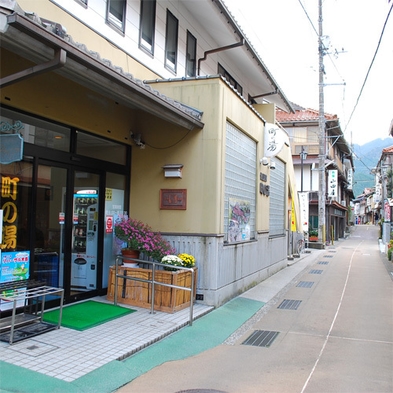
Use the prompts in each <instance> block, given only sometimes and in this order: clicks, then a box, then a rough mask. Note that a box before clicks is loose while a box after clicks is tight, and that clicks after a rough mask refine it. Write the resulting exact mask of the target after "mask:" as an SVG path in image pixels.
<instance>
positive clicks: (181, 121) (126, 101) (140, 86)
mask: <svg viewBox="0 0 393 393" xmlns="http://www.w3.org/2000/svg"><path fill="white" fill-rule="evenodd" d="M0 18H1V20H0V46H1V47H4V48H5V49H8V50H10V51H12V52H15V53H17V54H18V55H20V56H21V57H24V58H26V59H27V60H29V61H32V62H34V63H36V64H42V63H45V62H48V61H51V60H53V59H54V58H55V57H56V53H58V52H59V51H60V50H63V51H65V52H66V61H65V64H64V65H62V66H61V67H60V68H58V69H56V70H55V71H54V72H56V73H58V74H60V75H62V76H64V77H66V78H68V79H70V80H72V81H74V82H76V83H79V84H80V85H82V86H85V87H86V88H88V89H91V90H92V91H95V92H98V93H100V94H102V95H103V96H105V97H108V98H111V99H113V100H114V101H116V102H118V103H121V104H123V105H125V106H126V107H129V108H132V109H137V110H142V111H145V112H148V113H150V114H152V115H154V116H157V117H159V118H161V119H163V120H166V121H168V122H170V123H173V124H176V125H179V126H182V127H184V128H186V129H189V130H192V129H194V128H203V126H204V123H203V122H202V121H201V120H200V117H201V115H202V114H201V112H198V111H197V110H190V109H189V108H186V107H185V106H182V104H181V103H178V102H176V101H174V100H172V99H170V98H169V97H166V96H164V95H163V94H161V93H159V92H158V91H156V90H154V89H153V88H152V87H151V86H148V85H146V84H144V83H143V81H141V80H138V79H136V78H134V77H133V76H132V75H131V74H127V73H124V72H123V70H122V69H121V68H119V67H115V66H113V65H112V64H111V63H110V61H108V60H105V59H101V58H100V56H99V54H98V53H96V52H88V51H87V49H86V47H85V46H84V45H80V44H76V43H74V42H72V41H67V37H66V38H61V37H59V36H58V35H56V34H54V33H52V32H51V31H49V30H47V29H46V28H45V27H43V26H41V25H40V24H38V23H36V22H35V21H33V20H31V19H30V18H29V17H27V16H25V15H22V14H20V13H17V12H13V13H12V14H9V15H5V14H2V13H0ZM68 39H69V40H71V38H70V37H68Z"/></svg>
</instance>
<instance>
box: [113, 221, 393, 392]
mask: <svg viewBox="0 0 393 393" xmlns="http://www.w3.org/2000/svg"><path fill="white" fill-rule="evenodd" d="M377 238H378V227H376V226H366V225H365V226H357V227H356V228H354V230H353V232H352V234H351V236H350V237H349V238H348V239H347V240H342V241H339V242H337V243H336V244H334V245H332V246H329V247H327V248H326V250H325V251H324V252H322V253H320V254H319V256H318V258H317V259H316V261H315V263H313V264H312V265H311V266H310V267H307V268H306V269H305V270H304V271H303V272H302V273H301V274H300V275H299V276H298V277H297V278H296V280H295V282H294V283H293V285H291V286H290V287H289V288H288V290H287V291H285V293H280V299H276V304H275V305H274V306H272V307H270V308H269V310H268V311H267V312H266V313H265V314H263V315H262V316H261V318H260V319H259V320H257V321H255V323H254V324H253V325H252V326H250V327H249V328H248V329H246V331H244V329H239V331H238V335H237V336H236V335H235V336H234V337H236V338H235V339H232V340H228V341H226V342H225V343H223V344H221V345H218V346H216V347H214V348H212V349H210V350H207V351H204V352H202V353H200V354H199V355H196V356H192V357H188V358H185V359H183V360H178V361H171V362H166V363H164V364H162V365H160V366H158V367H155V368H154V369H152V370H151V371H149V372H147V373H145V374H143V375H142V376H140V377H138V378H136V379H135V380H134V381H132V382H130V383H129V384H127V385H125V386H124V387H122V388H121V389H119V390H118V392H119V393H128V392H137V393H143V392H149V393H153V392H154V393H175V392H184V393H185V392H187V393H191V392H192V393H196V392H198V393H215V392H217V391H218V392H225V393H248V392H258V393H263V392H269V393H275V392H277V393H286V392H288V393H293V392H296V393H303V392H304V393H324V392H329V393H333V392H334V393H341V392H353V393H362V392H365V393H366V392H367V393H392V392H393V280H392V275H391V273H390V272H389V271H388V269H387V268H386V266H388V268H391V262H388V263H387V261H386V256H385V255H384V254H381V253H380V250H379V246H378V239H377ZM283 301H286V302H284V303H282V302H283ZM224 323H225V320H223V324H224ZM254 332H257V333H260V334H261V335H262V337H264V336H265V335H267V332H274V333H272V335H273V336H274V335H275V338H274V340H273V341H272V342H271V343H270V345H269V346H257V345H256V344H253V345H245V344H244V342H245V340H247V339H248V338H249V337H250V336H251V334H252V333H254ZM262 344H263V343H262ZM265 345H266V344H265Z"/></svg>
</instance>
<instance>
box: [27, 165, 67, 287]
mask: <svg viewBox="0 0 393 393" xmlns="http://www.w3.org/2000/svg"><path fill="white" fill-rule="evenodd" d="M66 182H67V169H65V168H60V167H55V166H48V165H38V171H37V188H36V190H37V191H36V193H35V198H34V199H33V200H35V206H34V207H33V209H34V214H33V215H30V216H29V217H30V218H31V221H30V226H31V228H32V231H33V233H34V236H33V239H32V240H33V244H32V248H33V250H34V260H33V269H32V273H33V278H34V279H36V280H38V281H40V282H44V283H45V284H46V285H49V286H53V287H63V266H62V261H61V247H62V244H61V233H62V231H61V227H62V226H63V224H64V214H65V210H64V209H65V207H64V206H63V200H64V198H65V191H64V190H65V185H66ZM27 218H28V212H26V221H27Z"/></svg>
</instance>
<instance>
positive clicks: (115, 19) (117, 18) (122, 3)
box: [107, 0, 126, 32]
mask: <svg viewBox="0 0 393 393" xmlns="http://www.w3.org/2000/svg"><path fill="white" fill-rule="evenodd" d="M125 15H126V0H108V3H107V21H108V22H109V24H111V25H112V26H115V27H116V28H118V29H119V30H121V31H122V32H124V25H125V20H126V18H125Z"/></svg>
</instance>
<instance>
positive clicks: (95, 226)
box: [0, 108, 131, 311]
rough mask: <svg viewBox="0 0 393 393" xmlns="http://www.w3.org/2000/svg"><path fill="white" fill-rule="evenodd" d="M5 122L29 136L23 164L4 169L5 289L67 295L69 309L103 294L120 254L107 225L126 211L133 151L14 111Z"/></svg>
mask: <svg viewBox="0 0 393 393" xmlns="http://www.w3.org/2000/svg"><path fill="white" fill-rule="evenodd" d="M0 120H1V121H2V122H4V124H7V125H9V129H10V130H12V127H13V126H12V125H13V124H14V123H15V124H20V125H21V129H23V130H25V131H26V132H25V133H23V139H24V151H23V159H22V160H21V161H16V162H11V163H1V164H0V180H1V193H0V209H1V210H3V212H4V214H3V222H2V228H3V236H2V242H1V244H0V248H1V254H0V255H1V258H0V282H9V281H15V280H25V279H32V280H37V281H39V282H42V283H45V285H48V286H52V287H59V288H64V295H65V298H64V299H65V302H66V303H71V302H74V301H78V300H82V299H86V298H89V297H92V296H96V295H105V294H106V290H107V285H108V275H109V270H110V269H109V267H110V266H111V265H113V263H114V260H115V255H116V253H117V252H119V250H117V249H116V247H115V246H116V244H115V243H116V242H115V240H114V234H113V225H112V226H111V225H108V224H107V223H110V222H111V223H112V224H113V223H114V222H115V220H116V218H117V217H118V216H119V215H121V214H124V213H125V211H127V210H128V204H127V202H126V201H128V197H129V192H128V190H129V188H130V162H131V150H130V146H127V145H125V144H122V143H119V142H115V141H113V140H109V139H106V138H103V137H100V136H97V135H93V134H91V133H86V132H83V131H81V130H77V129H75V128H70V127H67V126H65V125H60V124H55V123H52V122H49V121H46V120H44V119H37V118H35V117H33V116H31V115H28V114H23V113H19V112H15V111H13V110H11V109H5V108H2V114H1V116H0ZM4 129H5V128H4ZM119 247H120V246H119ZM48 300H49V301H48ZM53 301H55V300H54V299H53ZM47 304H48V306H49V307H51V306H53V305H55V304H54V303H53V304H52V303H51V299H47ZM2 310H3V304H0V311H2Z"/></svg>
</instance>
